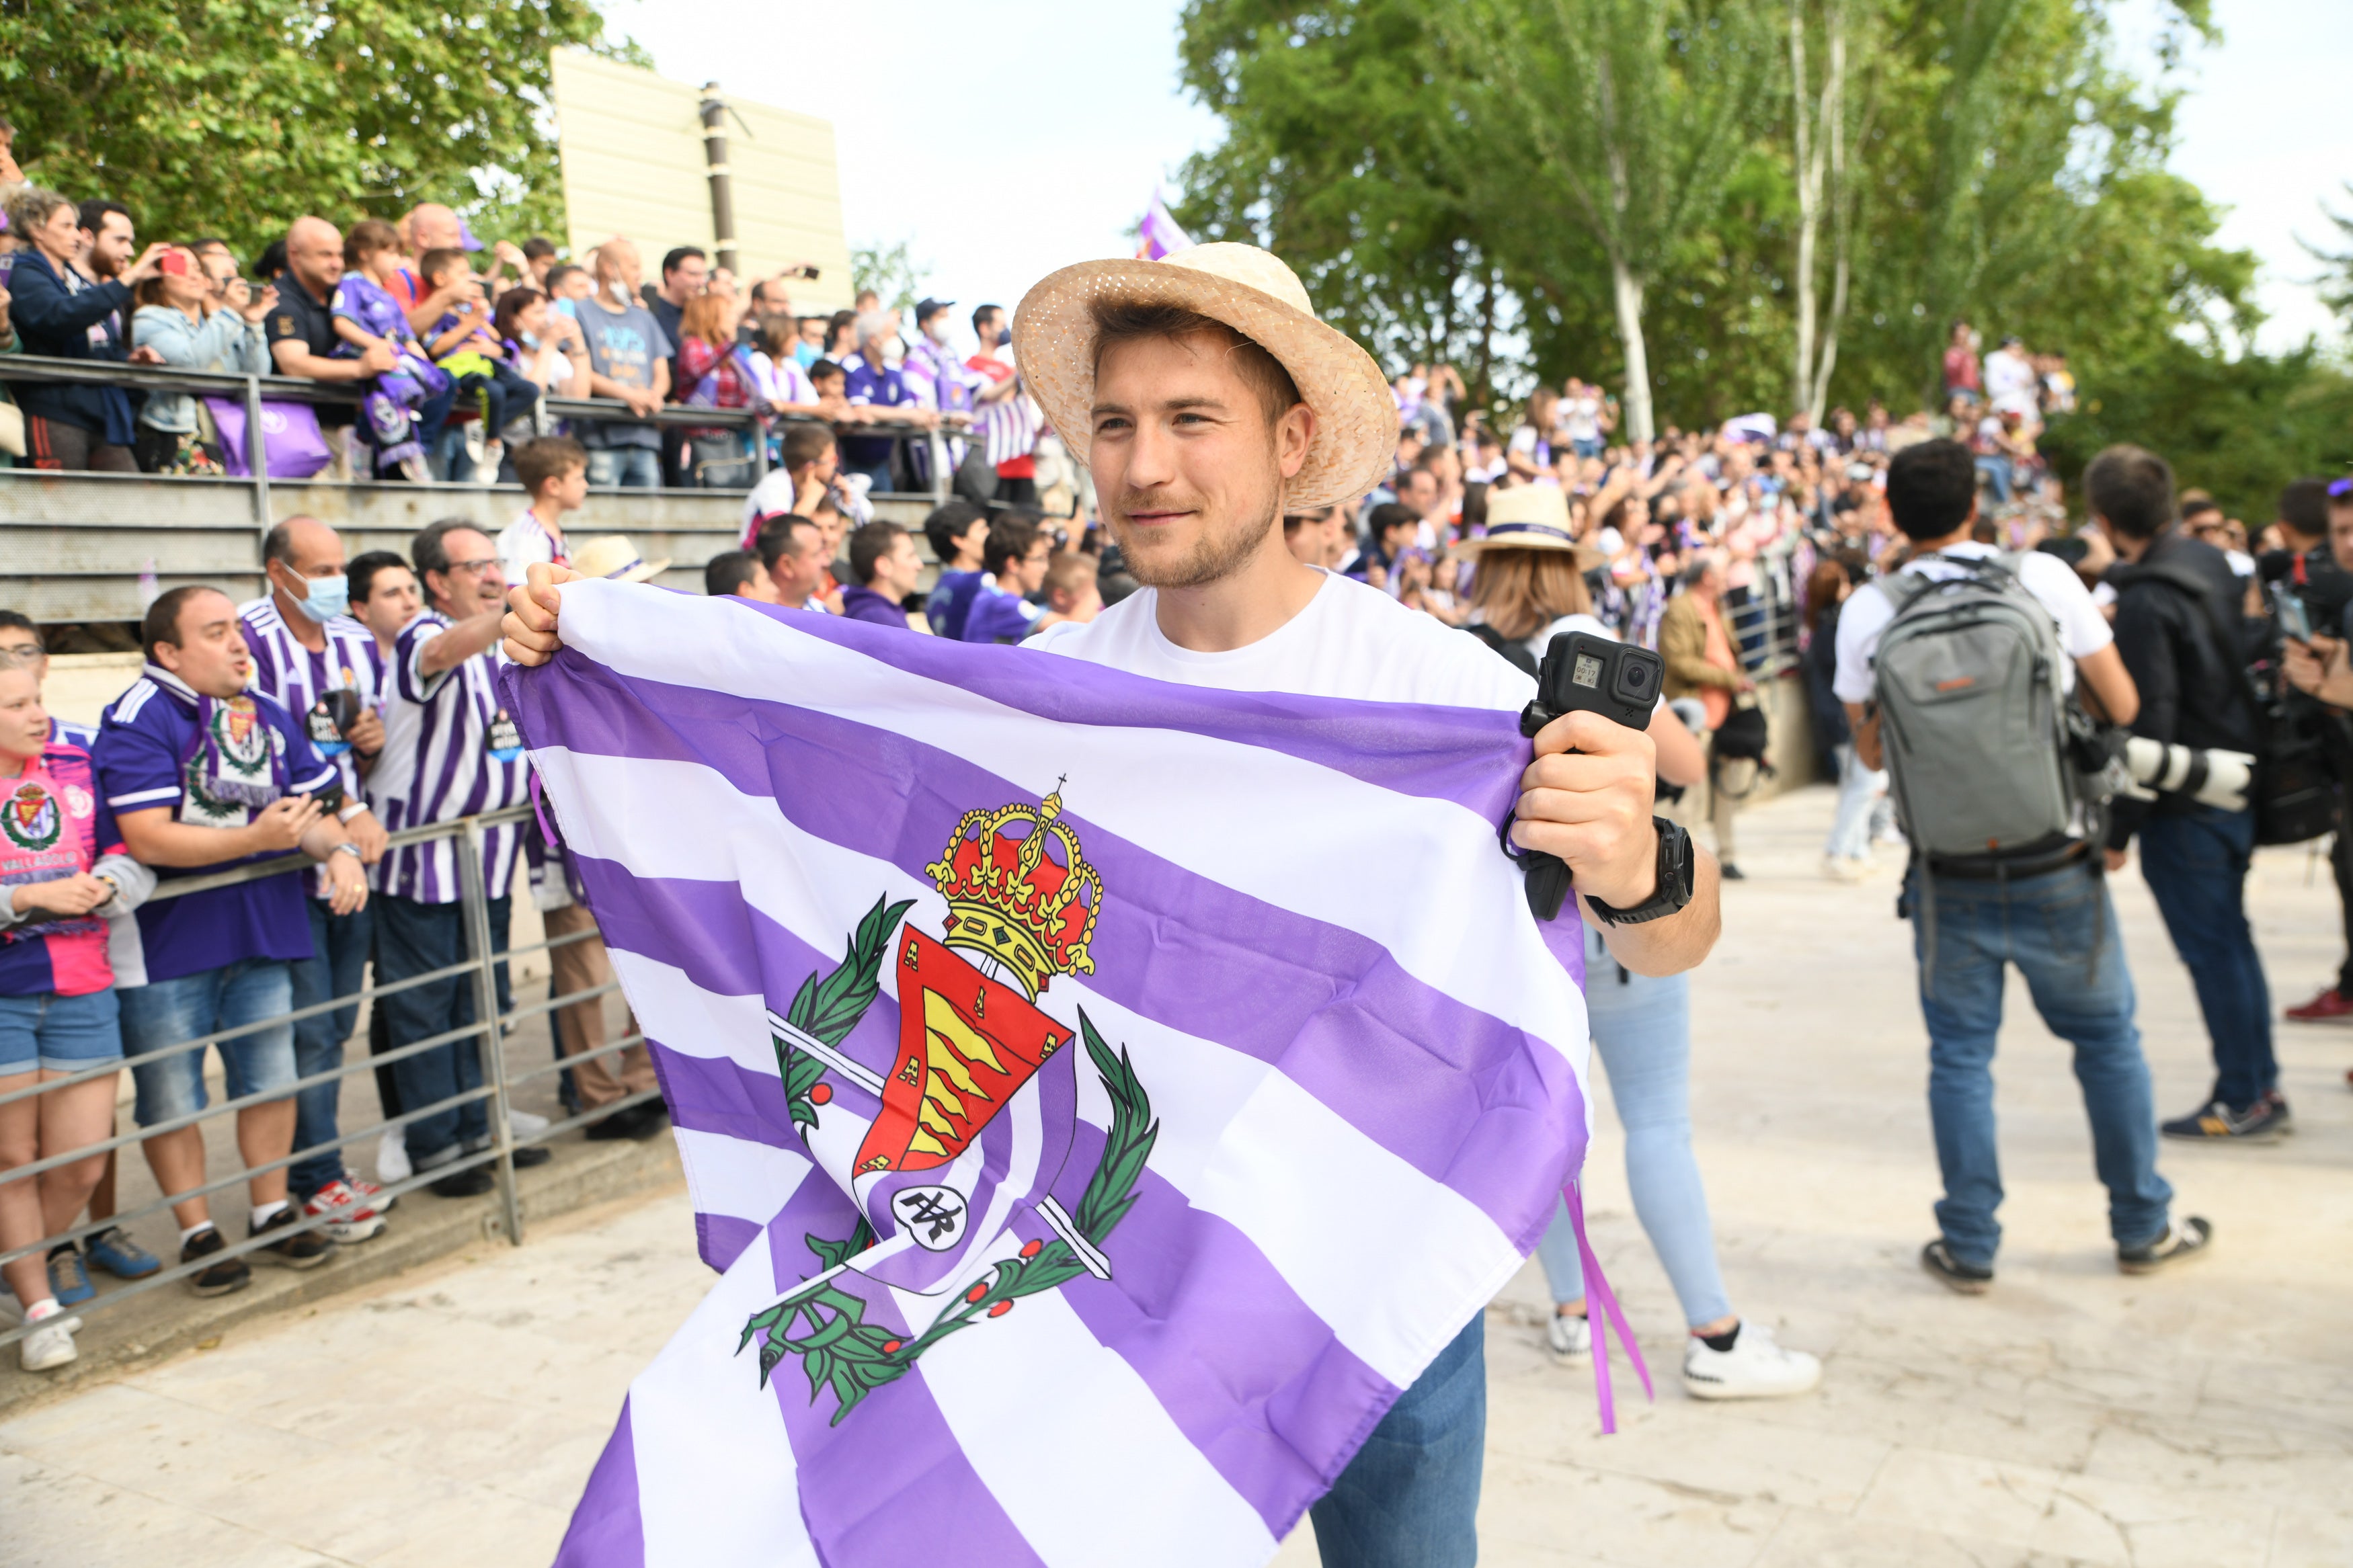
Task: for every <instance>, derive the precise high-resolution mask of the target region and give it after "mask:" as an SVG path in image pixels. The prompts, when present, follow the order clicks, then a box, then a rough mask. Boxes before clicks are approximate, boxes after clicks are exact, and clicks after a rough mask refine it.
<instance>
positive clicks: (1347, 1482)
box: [1308, 1312, 1487, 1568]
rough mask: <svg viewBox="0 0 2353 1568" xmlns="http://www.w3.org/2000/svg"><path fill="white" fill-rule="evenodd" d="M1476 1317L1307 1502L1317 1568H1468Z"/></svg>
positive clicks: (1476, 1424) (1473, 1530) (1473, 1554)
mask: <svg viewBox="0 0 2353 1568" xmlns="http://www.w3.org/2000/svg"><path fill="white" fill-rule="evenodd" d="M1486 1334H1487V1323H1486V1314H1485V1313H1484V1312H1482V1313H1480V1314H1479V1315H1478V1316H1476V1317H1474V1318H1472V1320H1471V1321H1470V1323H1469V1324H1468V1325H1466V1326H1465V1327H1464V1328H1463V1330H1462V1331H1461V1333H1459V1334H1457V1335H1455V1336H1454V1339H1453V1341H1452V1342H1451V1343H1450V1344H1448V1345H1447V1347H1446V1348H1445V1349H1444V1350H1442V1351H1440V1352H1438V1359H1437V1360H1436V1361H1433V1362H1431V1363H1430V1366H1429V1369H1428V1370H1427V1371H1425V1372H1423V1373H1422V1374H1421V1375H1420V1376H1419V1377H1418V1378H1416V1379H1414V1381H1413V1386H1412V1387H1411V1388H1409V1389H1407V1390H1406V1391H1405V1392H1404V1393H1403V1394H1399V1395H1398V1402H1397V1403H1396V1404H1395V1405H1390V1406H1389V1413H1388V1415H1384V1416H1382V1417H1381V1423H1380V1425H1379V1426H1376V1427H1374V1428H1373V1435H1372V1436H1369V1437H1367V1438H1366V1439H1365V1446H1364V1447H1361V1448H1359V1449H1357V1450H1356V1458H1353V1459H1351V1460H1349V1461H1348V1468H1346V1469H1345V1470H1342V1471H1341V1472H1340V1479H1339V1480H1338V1481H1337V1482H1335V1483H1334V1485H1333V1488H1332V1489H1331V1490H1330V1491H1329V1492H1326V1493H1325V1494H1324V1497H1323V1499H1322V1500H1319V1501H1318V1502H1317V1503H1316V1504H1315V1506H1314V1508H1312V1509H1310V1510H1308V1514H1309V1517H1310V1518H1312V1519H1314V1521H1315V1546H1316V1550H1317V1552H1319V1554H1320V1555H1321V1556H1322V1557H1323V1560H1324V1568H1471V1565H1472V1563H1477V1562H1478V1561H1479V1527H1478V1513H1479V1476H1480V1468H1481V1464H1482V1460H1483V1459H1484V1458H1485V1449H1486V1444H1487V1339H1486Z"/></svg>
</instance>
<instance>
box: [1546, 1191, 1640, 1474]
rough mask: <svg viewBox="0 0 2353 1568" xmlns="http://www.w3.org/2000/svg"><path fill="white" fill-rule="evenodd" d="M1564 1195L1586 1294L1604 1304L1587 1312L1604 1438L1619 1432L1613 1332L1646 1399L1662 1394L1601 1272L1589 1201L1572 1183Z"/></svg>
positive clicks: (1614, 1294) (1614, 1293) (1561, 1193)
mask: <svg viewBox="0 0 2353 1568" xmlns="http://www.w3.org/2000/svg"><path fill="white" fill-rule="evenodd" d="M1560 1195H1561V1198H1562V1200H1563V1201H1564V1202H1566V1203H1567V1205H1568V1224H1569V1228H1570V1229H1572V1230H1574V1231H1576V1232H1577V1267H1578V1268H1581V1269H1583V1270H1584V1273H1585V1293H1586V1295H1587V1296H1588V1298H1591V1299H1592V1300H1599V1302H1600V1303H1601V1310H1600V1311H1599V1312H1596V1311H1594V1310H1592V1308H1591V1305H1590V1302H1588V1306H1587V1309H1586V1320H1587V1321H1588V1322H1590V1323H1591V1324H1592V1325H1593V1397H1594V1402H1595V1403H1596V1404H1598V1405H1600V1406H1601V1432H1602V1435H1603V1436H1609V1434H1611V1433H1613V1432H1615V1431H1617V1430H1618V1406H1617V1404H1616V1402H1615V1401H1613V1400H1612V1399H1611V1398H1610V1397H1609V1331H1610V1329H1611V1328H1612V1327H1615V1328H1616V1329H1617V1331H1618V1342H1619V1343H1620V1344H1621V1345H1624V1346H1625V1347H1626V1359H1627V1360H1628V1361H1630V1362H1632V1363H1634V1375H1635V1376H1636V1377H1639V1378H1641V1380H1642V1396H1643V1397H1644V1398H1646V1399H1648V1400H1650V1401H1651V1403H1652V1404H1656V1403H1658V1398H1659V1395H1658V1392H1657V1391H1656V1390H1655V1389H1653V1388H1652V1387H1651V1369H1650V1367H1649V1366H1648V1365H1646V1364H1645V1363H1643V1360H1642V1350H1641V1346H1640V1345H1637V1344H1636V1343H1635V1342H1634V1331H1633V1330H1631V1329H1630V1328H1628V1327H1627V1326H1626V1314H1625V1313H1623V1312H1621V1311H1620V1310H1618V1297H1617V1293H1616V1292H1614V1291H1612V1290H1611V1289H1609V1279H1608V1278H1607V1277H1605V1276H1604V1275H1603V1274H1602V1272H1601V1260H1600V1259H1599V1258H1596V1257H1594V1256H1593V1243H1591V1242H1590V1241H1588V1240H1587V1239H1586V1238H1585V1199H1584V1196H1583V1194H1581V1193H1579V1192H1578V1190H1577V1183H1575V1182H1571V1183H1569V1184H1568V1185H1567V1186H1565V1187H1563V1188H1561V1190H1560Z"/></svg>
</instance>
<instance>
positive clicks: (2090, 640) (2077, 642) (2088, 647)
mask: <svg viewBox="0 0 2353 1568" xmlns="http://www.w3.org/2000/svg"><path fill="white" fill-rule="evenodd" d="M1998 554H2000V551H1998V550H1996V549H1994V547H1993V546H1992V545H1990V544H1978V543H1974V542H1972V543H1968V544H1956V545H1954V546H1952V547H1951V548H1950V549H1947V550H1945V551H1942V552H1938V553H1937V554H1936V555H1924V556H1922V557H1920V558H1919V559H1918V560H1916V561H1914V562H1913V563H1911V564H1909V565H1907V566H1905V568H1904V570H1905V571H1906V572H1919V573H1923V574H1926V575H1927V576H1930V577H1933V578H1937V579H1940V580H1941V579H1944V578H1949V577H1957V576H1959V575H1960V572H1959V570H1958V569H1957V568H1956V567H1954V566H1953V565H1951V564H1950V563H1948V561H1947V557H1950V558H1951V559H1953V560H1961V561H1983V560H1985V559H1987V558H1988V557H1989V556H1993V555H1998ZM2018 584H2019V586H2020V587H2021V588H2024V589H2025V590H2026V591H2027V592H2028V593H2030V594H2031V595H2034V597H2035V598H2036V599H2038V600H2040V601H2041V602H2042V607H2043V608H2044V609H2046V610H2049V611H2050V612H2051V618H2052V620H2054V621H2056V622H2058V623H2059V647H2060V648H2061V650H2062V651H2063V652H2064V653H2065V654H2066V655H2067V656H2068V662H2067V665H2066V667H2065V668H2063V670H2062V671H2061V672H2060V679H2061V682H2062V685H2063V688H2064V689H2066V690H2069V691H2073V689H2075V663H2074V661H2075V660H2076V659H2079V658H2089V657H2090V656H2092V655H2093V654H2095V653H2097V652H2099V651H2100V650H2101V649H2102V648H2104V647H2107V646H2108V645H2109V644H2110V643H2113V642H2115V641H2116V633H2115V632H2113V631H2111V630H2109V629H2108V622H2107V617H2106V616H2103V615H2101V614H2100V610H2099V606H2098V605H2094V603H2093V602H2092V593H2091V590H2090V589H2088V588H2086V587H2084V580H2083V579H2082V578H2081V577H2078V576H2076V575H2075V569H2074V568H2073V567H2072V566H2070V565H2068V564H2067V563H2065V562H2064V561H2062V560H2060V559H2059V557H2057V556H2056V555H2051V554H2046V553H2045V552H2042V551H2040V550H2030V551H2027V552H2025V553H2023V554H2021V556H2019V558H2018ZM1894 618H1895V606H1894V605H1893V604H1892V603H1890V602H1889V600H1888V597H1887V595H1884V594H1883V593H1881V592H1880V591H1879V584H1876V583H1866V584H1863V585H1862V587H1860V588H1857V589H1856V590H1855V591H1854V592H1853V593H1852V594H1851V595H1848V596H1847V601H1846V605H1845V607H1844V608H1843V609H1841V610H1840V611H1839V622H1838V675H1837V678H1836V679H1834V680H1832V682H1831V690H1832V691H1833V692H1834V693H1835V694H1836V695H1837V697H1838V700H1840V701H1841V702H1867V701H1869V700H1871V693H1872V690H1873V684H1874V683H1873V678H1872V673H1871V656H1872V655H1873V653H1874V652H1876V651H1877V650H1878V647H1879V634H1880V633H1882V632H1883V631H1885V630H1886V629H1887V623H1888V622H1890V621H1892V620H1894Z"/></svg>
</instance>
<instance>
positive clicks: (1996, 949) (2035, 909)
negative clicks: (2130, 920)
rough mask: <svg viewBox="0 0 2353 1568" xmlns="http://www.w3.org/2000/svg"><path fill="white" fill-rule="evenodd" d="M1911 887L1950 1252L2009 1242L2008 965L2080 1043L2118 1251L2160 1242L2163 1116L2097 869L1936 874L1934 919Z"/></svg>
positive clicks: (1975, 1257) (1979, 1257) (1982, 1257)
mask: <svg viewBox="0 0 2353 1568" xmlns="http://www.w3.org/2000/svg"><path fill="white" fill-rule="evenodd" d="M1905 892H1906V899H1907V901H1908V905H1909V907H1910V909H1911V910H1912V940H1913V950H1914V952H1915V953H1916V954H1917V955H1918V956H1919V957H1920V958H1921V959H1922V961H1923V962H1924V963H1926V961H1928V960H1929V959H1930V958H1931V957H1932V956H1933V959H1934V969H1933V972H1928V973H1923V975H1922V982H1921V987H1920V1011H1921V1012H1922V1014H1923V1015H1925V1016H1926V1020H1927V1024H1928V1120H1929V1121H1930V1123H1931V1124H1932V1126H1933V1127H1934V1128H1935V1131H1936V1163H1937V1166H1938V1167H1939V1168H1940V1169H1941V1170H1942V1171H1943V1173H1944V1178H1945V1196H1944V1198H1943V1200H1942V1201H1940V1202H1939V1203H1938V1204H1937V1205H1936V1223H1937V1225H1938V1226H1940V1227H1941V1228H1942V1230H1943V1231H1944V1236H1945V1241H1946V1244H1947V1246H1949V1247H1951V1248H1952V1252H1953V1256H1954V1257H1955V1258H1959V1259H1960V1260H1961V1261H1962V1262H1964V1263H1973V1264H1978V1265H1980V1266H1982V1267H1986V1268H1990V1267H1992V1265H1993V1258H1994V1253H1995V1251H1996V1249H1997V1248H1999V1247H2000V1245H2001V1226H2000V1224H1998V1223H1997V1222H1996V1221H1995V1219H1994V1217H1993V1216H1994V1210H1995V1209H1997V1208H1999V1207H2000V1206H2001V1161H2000V1154H1999V1152H1997V1150H1996V1147H1995V1142H1994V1114H1993V1052H1994V1039H1995V1037H1996V1036H1997V1035H1998V1034H2000V1030H2001V993H2002V983H2003V978H2004V974H2005V973H2006V970H2005V966H2006V965H2007V964H2010V963H2014V964H2016V965H2018V969H2019V973H2021V974H2023V975H2024V976H2025V977H2026V987H2027V991H2028V994H2031V996H2032V997H2033V998H2034V1010H2035V1011H2036V1012H2038V1013H2040V1014H2042V1021H2043V1022H2044V1023H2045V1024H2048V1025H2049V1026H2051V1031H2052V1033H2053V1034H2055V1035H2057V1036H2059V1037H2060V1038H2062V1039H2063V1040H2066V1041H2069V1042H2070V1043H2071V1044H2073V1047H2075V1081H2076V1082H2077V1083H2078V1084H2080V1085H2082V1087H2083V1091H2084V1110H2085V1112H2086V1113H2087V1114H2088V1115H2089V1117H2090V1119H2091V1123H2092V1163H2093V1167H2094V1169H2095V1170H2096V1171H2097V1172H2098V1173H2099V1177H2100V1181H2101V1182H2102V1183H2103V1184H2105V1186H2106V1187H2107V1189H2108V1232H2109V1234H2110V1235H2111V1236H2113V1237H2115V1238H2116V1245H2117V1246H2118V1247H2138V1246H2141V1245H2143V1244H2145V1243H2147V1241H2149V1240H2150V1239H2151V1238H2153V1237H2159V1236H2162V1235H2164V1234H2165V1228H2166V1223H2167V1222H2166V1214H2167V1209H2168V1205H2170V1204H2171V1202H2172V1200H2173V1189H2172V1188H2171V1187H2169V1186H2168V1185H2167V1184H2166V1182H2165V1178H2164V1177H2162V1176H2160V1175H2158V1173H2157V1111H2156V1108H2155V1106H2154V1105H2153V1104H2152V1102H2151V1100H2150V1096H2149V1085H2148V1062H2147V1058H2144V1057H2143V1056H2142V1055H2141V1049H2140V1030H2139V1029H2138V1028H2137V1027H2136V1026H2134V1023H2133V984H2132V974H2131V972H2130V971H2129V970H2127V969H2126V967H2125V952H2124V942H2123V941H2122V939H2121V936H2120V934H2119V933H2118V931H2117V930H2116V910H2115V908H2114V906H2113V905H2111V904H2110V902H2109V900H2108V886H2107V882H2106V880H2105V879H2104V878H2102V877H2101V876H2100V875H2099V873H2098V870H2097V862H2096V861H2093V860H2089V859H2087V860H2085V861H2084V862H2082V863H2079V864H2077V865H2073V866H2067V867H2063V868H2060V869H2059V870H2056V871H2046V872H2044V873H2042V875H2040V876H2034V877H2025V878H2021V879H2017V880H2015V881H1997V880H1992V879H1987V880H1978V879H1974V878H1963V877H1944V876H1940V877H1937V878H1936V886H1935V889H1934V892H1935V900H1936V901H1935V909H1934V911H1933V919H1931V918H1928V917H1927V916H1926V915H1924V911H1923V910H1922V907H1921V900H1920V885H1919V873H1918V872H1917V871H1916V870H1915V871H1914V872H1913V873H1912V875H1911V877H1910V879H1908V881H1907V885H1906V889H1905ZM1932 939H1933V941H1934V942H1935V943H1936V947H1935V951H1934V953H1933V955H1932V954H1931V952H1930V950H1929V945H1928V944H1929V942H1930V941H1931V940H1932Z"/></svg>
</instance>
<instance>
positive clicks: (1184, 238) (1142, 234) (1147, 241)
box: [1135, 185, 1193, 261]
mask: <svg viewBox="0 0 2353 1568" xmlns="http://www.w3.org/2000/svg"><path fill="white" fill-rule="evenodd" d="M1135 238H1136V251H1135V253H1136V255H1138V256H1140V257H1142V258H1144V259H1145V260H1146V261H1157V260H1159V259H1160V258H1162V257H1164V256H1170V255H1174V254H1175V253H1176V252H1177V251H1180V250H1190V249H1192V248H1193V237H1192V236H1191V235H1188V234H1187V233H1186V232H1185V230H1184V229H1183V228H1182V227H1181V226H1179V225H1178V224H1177V222H1176V217H1175V216H1174V215H1172V214H1171V213H1170V212H1169V210H1168V198H1167V196H1166V195H1165V194H1164V193H1163V192H1162V191H1161V189H1160V187H1159V186H1157V185H1155V186H1153V187H1152V203H1151V205H1149V206H1146V207H1145V209H1144V221H1143V222H1141V223H1139V224H1137V225H1136V227H1135Z"/></svg>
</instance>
